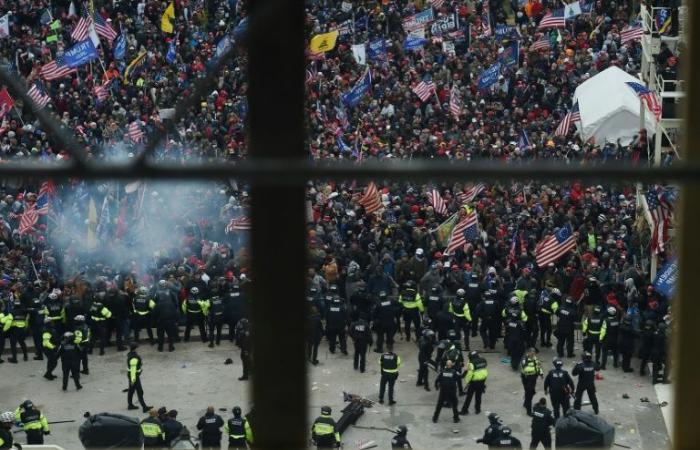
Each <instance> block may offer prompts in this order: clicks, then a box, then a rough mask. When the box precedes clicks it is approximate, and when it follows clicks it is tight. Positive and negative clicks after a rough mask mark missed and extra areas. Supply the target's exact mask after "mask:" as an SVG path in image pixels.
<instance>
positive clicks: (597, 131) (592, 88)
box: [573, 67, 656, 145]
mask: <svg viewBox="0 0 700 450" xmlns="http://www.w3.org/2000/svg"><path fill="white" fill-rule="evenodd" d="M627 82H636V83H641V84H644V82H642V81H640V80H639V79H638V78H635V77H633V76H632V75H630V74H628V73H627V72H625V71H624V70H622V69H619V68H617V67H610V68H608V69H605V70H604V71H602V72H601V73H599V74H598V75H595V76H594V77H591V78H590V79H588V80H586V81H584V82H583V83H581V84H580V85H579V86H578V87H577V88H576V91H575V92H574V98H573V102H574V103H576V102H577V101H578V105H579V111H580V112H581V122H577V123H576V126H577V127H578V131H579V133H580V134H581V139H582V140H583V141H588V140H589V139H591V138H593V141H594V142H595V143H596V144H598V145H604V144H605V143H606V142H617V140H618V139H620V143H621V144H622V145H627V144H629V143H630V142H631V141H632V138H633V137H634V136H635V135H636V134H637V133H639V125H640V122H639V97H638V96H637V94H635V92H634V91H633V90H632V88H630V87H629V86H628V85H627V84H626V83H627ZM644 122H645V124H646V129H647V133H648V135H649V136H651V135H652V134H654V129H655V127H656V119H655V118H654V116H653V114H652V113H651V112H649V111H648V110H645V113H644Z"/></svg>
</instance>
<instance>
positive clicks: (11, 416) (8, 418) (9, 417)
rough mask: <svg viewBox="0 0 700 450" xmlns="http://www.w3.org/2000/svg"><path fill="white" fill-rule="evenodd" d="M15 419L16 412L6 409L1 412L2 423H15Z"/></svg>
mask: <svg viewBox="0 0 700 450" xmlns="http://www.w3.org/2000/svg"><path fill="white" fill-rule="evenodd" d="M14 421H15V413H13V412H12V411H5V412H4V413H2V414H0V422H2V423H13V422H14Z"/></svg>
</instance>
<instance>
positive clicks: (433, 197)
mask: <svg viewBox="0 0 700 450" xmlns="http://www.w3.org/2000/svg"><path fill="white" fill-rule="evenodd" d="M428 200H430V204H431V205H433V209H434V210H435V213H436V214H439V215H441V216H444V215H445V214H447V205H446V204H445V200H443V199H442V196H441V195H440V191H438V190H437V189H432V190H431V191H430V193H429V194H428Z"/></svg>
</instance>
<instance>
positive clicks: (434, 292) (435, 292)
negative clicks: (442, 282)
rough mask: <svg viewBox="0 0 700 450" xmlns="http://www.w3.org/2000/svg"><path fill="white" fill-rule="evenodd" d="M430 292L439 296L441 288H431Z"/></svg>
mask: <svg viewBox="0 0 700 450" xmlns="http://www.w3.org/2000/svg"><path fill="white" fill-rule="evenodd" d="M430 292H432V293H433V294H439V293H440V288H438V287H437V286H433V287H432V288H430Z"/></svg>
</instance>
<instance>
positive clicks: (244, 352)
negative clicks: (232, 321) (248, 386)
mask: <svg viewBox="0 0 700 450" xmlns="http://www.w3.org/2000/svg"><path fill="white" fill-rule="evenodd" d="M235 333H236V345H237V346H238V348H239V349H240V350H241V365H242V366H243V367H242V368H243V374H242V375H241V376H240V377H239V378H238V380H239V381H244V380H247V379H248V377H249V375H250V370H251V367H250V362H251V361H250V360H251V350H252V342H251V341H250V323H249V322H248V319H246V318H245V317H244V318H242V319H241V320H239V321H238V323H237V324H236V330H235Z"/></svg>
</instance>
